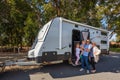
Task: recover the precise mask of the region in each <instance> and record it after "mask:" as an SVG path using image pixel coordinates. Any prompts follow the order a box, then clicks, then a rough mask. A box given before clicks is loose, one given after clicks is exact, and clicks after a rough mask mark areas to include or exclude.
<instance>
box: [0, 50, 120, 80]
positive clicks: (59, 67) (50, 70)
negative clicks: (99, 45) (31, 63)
mask: <svg viewBox="0 0 120 80" xmlns="http://www.w3.org/2000/svg"><path fill="white" fill-rule="evenodd" d="M79 69H80V66H76V67H73V66H71V65H69V64H66V63H61V64H55V65H47V66H43V67H42V68H37V69H32V70H24V71H23V70H17V71H8V72H4V73H1V74H0V80H78V79H79V80H120V53H113V52H111V54H110V55H103V56H101V58H100V62H99V63H97V64H96V69H97V72H96V73H94V74H92V73H90V74H86V73H85V71H82V72H80V71H79Z"/></svg>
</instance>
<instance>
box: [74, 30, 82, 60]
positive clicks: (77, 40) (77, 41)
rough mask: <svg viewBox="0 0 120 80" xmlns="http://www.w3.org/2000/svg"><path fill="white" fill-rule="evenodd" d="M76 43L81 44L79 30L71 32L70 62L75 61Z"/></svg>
mask: <svg viewBox="0 0 120 80" xmlns="http://www.w3.org/2000/svg"><path fill="white" fill-rule="evenodd" d="M76 43H81V39H80V31H79V30H72V60H75V59H76V56H75V47H76V46H75V45H76Z"/></svg>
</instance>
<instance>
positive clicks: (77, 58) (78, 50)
mask: <svg viewBox="0 0 120 80" xmlns="http://www.w3.org/2000/svg"><path fill="white" fill-rule="evenodd" d="M75 52H76V53H75V54H76V61H75V65H78V62H79V59H80V45H79V43H77V44H76V48H75Z"/></svg>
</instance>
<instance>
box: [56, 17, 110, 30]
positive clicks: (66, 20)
mask: <svg viewBox="0 0 120 80" xmlns="http://www.w3.org/2000/svg"><path fill="white" fill-rule="evenodd" d="M58 18H61V19H62V21H65V22H69V23H73V24H76V25H81V26H85V27H88V28H93V29H97V30H101V31H104V32H109V31H108V30H105V29H101V28H96V27H93V26H90V25H86V24H82V23H79V22H75V21H71V20H68V19H65V18H62V17H58Z"/></svg>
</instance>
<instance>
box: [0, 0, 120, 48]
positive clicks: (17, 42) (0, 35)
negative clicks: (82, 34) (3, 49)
mask: <svg viewBox="0 0 120 80" xmlns="http://www.w3.org/2000/svg"><path fill="white" fill-rule="evenodd" d="M119 5H120V1H119V0H48V1H46V0H0V46H1V45H2V46H30V45H32V43H33V41H34V39H35V36H36V35H37V33H38V30H39V28H40V27H42V26H43V25H44V24H45V23H47V22H48V21H49V20H51V19H52V18H54V17H57V16H61V17H64V18H67V19H70V20H74V21H77V22H80V23H85V24H88V25H91V26H95V27H101V26H102V25H101V22H100V21H101V20H102V19H103V18H104V17H106V19H107V20H106V22H107V24H108V29H111V28H112V27H113V26H117V29H116V32H117V34H118V41H120V36H119V35H120V33H119V32H120V12H119V11H120V6H119Z"/></svg>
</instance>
